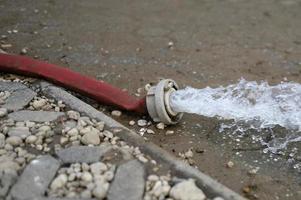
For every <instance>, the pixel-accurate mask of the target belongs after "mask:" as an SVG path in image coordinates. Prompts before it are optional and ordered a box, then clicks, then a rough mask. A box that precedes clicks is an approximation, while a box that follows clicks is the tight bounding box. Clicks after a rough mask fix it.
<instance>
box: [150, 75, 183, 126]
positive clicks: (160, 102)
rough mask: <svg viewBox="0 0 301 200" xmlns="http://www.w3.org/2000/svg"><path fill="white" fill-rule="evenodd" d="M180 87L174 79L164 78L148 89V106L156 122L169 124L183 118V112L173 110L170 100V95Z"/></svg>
mask: <svg viewBox="0 0 301 200" xmlns="http://www.w3.org/2000/svg"><path fill="white" fill-rule="evenodd" d="M178 88H179V87H178V85H177V83H176V82H175V81H174V80H171V79H164V80H161V81H160V82H159V83H158V84H157V85H156V86H153V87H151V88H150V89H149V90H148V92H147V95H146V107H147V111H148V113H149V115H150V116H151V118H152V119H153V120H154V122H163V123H164V124H167V125H168V124H176V123H178V122H179V121H180V120H181V118H182V116H183V113H178V112H175V111H173V110H172V109H171V106H170V101H169V99H170V95H171V94H172V93H173V92H175V91H176V90H178Z"/></svg>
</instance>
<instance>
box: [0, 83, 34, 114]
mask: <svg viewBox="0 0 301 200" xmlns="http://www.w3.org/2000/svg"><path fill="white" fill-rule="evenodd" d="M36 95H37V93H36V92H34V91H32V90H31V89H29V88H23V89H22V90H16V91H14V92H13V93H12V94H11V95H10V96H9V97H8V98H7V99H6V101H5V104H4V105H3V107H4V108H7V109H9V110H20V109H22V108H24V107H25V106H26V105H28V103H29V102H30V101H31V100H32V99H33V98H34V97H35V96H36Z"/></svg>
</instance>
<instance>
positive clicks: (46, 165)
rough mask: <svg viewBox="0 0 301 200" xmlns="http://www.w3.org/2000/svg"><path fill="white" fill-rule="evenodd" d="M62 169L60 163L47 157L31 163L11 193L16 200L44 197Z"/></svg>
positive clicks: (11, 196)
mask: <svg viewBox="0 0 301 200" xmlns="http://www.w3.org/2000/svg"><path fill="white" fill-rule="evenodd" d="M59 167H60V162H59V161H58V160H56V159H54V158H53V157H51V156H49V155H47V156H42V157H40V158H38V159H35V160H33V161H31V163H30V164H29V165H27V167H26V168H25V170H24V171H23V173H22V175H21V176H20V177H19V179H18V181H17V183H16V184H15V185H14V186H13V187H12V189H11V191H10V194H9V195H10V198H12V199H16V200H27V199H35V198H37V197H39V196H42V195H44V193H45V191H46V189H47V187H48V185H49V183H50V182H51V180H52V179H53V177H54V176H55V174H56V172H57V170H58V169H59Z"/></svg>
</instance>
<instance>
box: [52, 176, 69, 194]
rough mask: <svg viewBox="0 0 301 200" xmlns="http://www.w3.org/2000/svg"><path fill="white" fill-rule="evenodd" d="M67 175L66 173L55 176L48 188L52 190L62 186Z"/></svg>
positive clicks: (65, 181)
mask: <svg viewBox="0 0 301 200" xmlns="http://www.w3.org/2000/svg"><path fill="white" fill-rule="evenodd" d="M67 180H68V177H67V175H66V174H60V175H59V176H58V177H56V178H55V179H54V180H53V182H52V183H51V186H50V188H51V189H52V190H57V189H59V188H62V187H64V185H65V184H66V183H67Z"/></svg>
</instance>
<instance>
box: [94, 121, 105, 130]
mask: <svg viewBox="0 0 301 200" xmlns="http://www.w3.org/2000/svg"><path fill="white" fill-rule="evenodd" d="M95 128H96V129H97V130H99V131H103V129H104V128H105V123H104V122H97V123H96V124H95Z"/></svg>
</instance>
